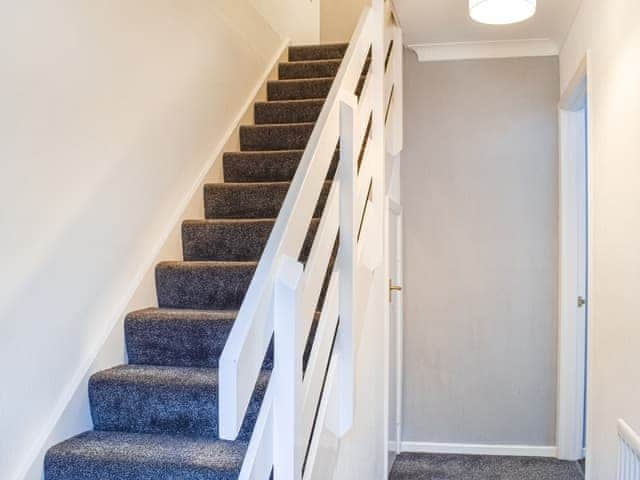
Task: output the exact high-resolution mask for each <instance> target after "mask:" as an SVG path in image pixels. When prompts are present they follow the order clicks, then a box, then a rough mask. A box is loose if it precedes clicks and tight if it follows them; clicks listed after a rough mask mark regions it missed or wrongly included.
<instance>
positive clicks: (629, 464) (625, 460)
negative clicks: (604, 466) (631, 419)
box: [617, 420, 640, 480]
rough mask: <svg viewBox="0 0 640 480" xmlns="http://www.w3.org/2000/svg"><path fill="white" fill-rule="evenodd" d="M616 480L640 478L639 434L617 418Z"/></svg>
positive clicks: (637, 479)
mask: <svg viewBox="0 0 640 480" xmlns="http://www.w3.org/2000/svg"><path fill="white" fill-rule="evenodd" d="M617 479H618V480H640V436H639V435H638V434H637V433H636V432H635V431H634V430H633V429H632V428H631V427H630V426H629V425H628V424H627V423H626V422H625V421H624V420H618V477H617Z"/></svg>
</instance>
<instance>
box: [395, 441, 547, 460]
mask: <svg viewBox="0 0 640 480" xmlns="http://www.w3.org/2000/svg"><path fill="white" fill-rule="evenodd" d="M395 448H396V443H395V442H390V443H389V449H390V450H395ZM400 451H401V452H407V453H445V454H453V455H492V456H503V457H547V458H555V457H556V452H557V449H556V447H545V446H537V445H478V444H468V443H428V442H402V443H401V445H400Z"/></svg>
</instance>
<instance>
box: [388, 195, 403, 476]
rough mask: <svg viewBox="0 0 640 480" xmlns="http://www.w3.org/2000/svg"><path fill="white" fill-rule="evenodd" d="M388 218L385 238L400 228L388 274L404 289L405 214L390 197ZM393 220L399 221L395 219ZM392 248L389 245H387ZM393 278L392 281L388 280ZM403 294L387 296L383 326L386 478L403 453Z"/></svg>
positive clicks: (389, 261) (400, 206) (397, 232)
mask: <svg viewBox="0 0 640 480" xmlns="http://www.w3.org/2000/svg"><path fill="white" fill-rule="evenodd" d="M385 216H386V218H387V221H386V225H387V226H386V229H385V230H386V235H387V238H389V235H390V233H391V231H392V228H391V222H398V223H397V228H395V234H396V239H395V244H396V252H395V256H394V257H392V255H391V252H389V256H388V265H387V268H388V270H387V271H388V273H389V275H391V272H392V268H391V266H392V262H394V263H395V264H396V268H397V277H398V278H394V279H393V281H394V282H395V283H396V284H399V285H403V284H402V281H403V278H402V277H403V271H402V268H403V262H402V242H403V214H402V205H401V204H400V203H399V202H397V201H396V200H394V199H393V198H391V196H390V195H387V197H386V212H385ZM394 217H396V218H395V219H394ZM387 244H389V242H387ZM389 278H390V277H389ZM402 293H403V292H397V293H396V294H394V300H395V301H394V302H392V303H387V300H386V295H387V294H388V292H386V293H385V303H387V305H388V313H389V315H387V319H388V321H386V322H385V325H384V342H385V343H384V419H383V422H384V424H383V425H384V430H383V431H384V439H383V440H384V441H383V445H384V465H385V468H384V471H385V473H384V478H387V475H388V474H389V472H390V470H391V467H392V466H393V465H392V463H393V462H391V461H390V460H391V455H390V454H394V455H399V454H400V453H401V446H402V381H403V379H402V371H403V365H402V360H403V316H402V308H403V306H402V298H403V295H402ZM392 318H395V319H396V321H397V331H396V336H395V359H394V360H395V384H394V385H392V384H391V355H390V348H389V347H390V341H391V326H392V325H391V319H392ZM391 395H394V396H395V412H394V415H395V431H393V432H392V429H391V426H390V425H389V423H390V418H391V411H390V410H391V402H390V401H389V400H390V398H391ZM392 433H394V434H395V441H391V438H392Z"/></svg>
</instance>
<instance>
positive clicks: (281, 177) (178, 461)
mask: <svg viewBox="0 0 640 480" xmlns="http://www.w3.org/2000/svg"><path fill="white" fill-rule="evenodd" d="M346 49H347V45H344V44H340V45H321V46H302V47H291V48H290V49H289V62H286V63H281V64H280V65H279V80H277V81H272V82H269V83H268V87H267V90H268V93H267V98H268V101H266V102H257V103H256V104H255V125H252V126H243V127H241V128H240V150H241V151H240V152H231V153H225V154H224V157H223V162H224V164H223V169H224V183H219V184H209V185H206V186H205V190H204V204H205V218H206V219H205V220H189V221H186V222H184V224H183V226H182V240H183V255H184V261H182V262H163V263H160V264H159V265H157V267H156V288H157V297H158V305H159V307H158V308H148V309H145V310H141V311H137V312H132V313H130V314H129V315H127V317H126V320H125V338H126V347H127V352H128V359H129V363H128V364H127V365H123V366H119V367H116V368H112V369H110V370H106V371H103V372H98V373H96V374H95V375H93V376H92V377H91V379H90V381H89V401H90V406H91V415H92V418H93V423H94V430H92V431H88V432H85V433H83V434H81V435H78V436H76V437H74V438H71V439H69V440H67V441H65V442H63V443H61V444H59V445H56V446H54V447H53V448H51V449H50V450H49V451H48V453H47V455H46V458H45V480H107V479H114V480H115V479H118V480H143V479H144V480H169V479H171V480H177V479H181V480H186V479H188V480H205V479H206V480H213V479H215V480H226V479H237V478H238V477H239V475H240V471H241V467H242V463H243V460H244V457H245V454H246V452H247V448H248V445H249V441H250V439H251V434H252V432H253V429H254V425H255V422H256V418H257V416H258V414H259V411H260V406H261V403H262V399H263V397H264V395H265V391H266V388H267V385H268V383H269V378H270V372H271V369H272V365H273V349H272V348H271V349H269V351H268V353H267V356H266V358H265V360H264V363H263V365H262V371H261V373H260V374H259V376H258V381H257V383H256V386H255V390H254V393H253V397H252V399H251V401H250V404H249V407H248V409H247V413H246V416H245V417H244V422H243V424H242V428H241V430H240V434H239V436H238V437H237V439H236V440H235V441H224V440H221V439H220V437H219V431H218V429H219V425H218V420H219V405H218V398H219V396H218V382H219V375H218V360H219V358H220V356H221V354H222V352H223V349H224V347H225V344H226V341H227V337H228V336H229V334H230V332H231V329H232V327H233V325H234V321H235V319H236V315H237V312H238V309H239V308H240V306H241V304H242V302H243V299H244V297H245V293H246V292H247V289H248V287H249V285H250V283H251V280H252V278H253V274H254V272H255V270H256V267H257V264H258V261H259V259H260V257H261V255H262V252H263V249H264V247H265V245H266V243H267V241H268V239H269V235H270V233H271V230H272V228H273V226H274V224H275V221H276V217H277V216H278V212H279V211H280V207H281V205H282V203H283V200H284V198H285V196H286V194H287V191H288V189H289V186H290V182H291V180H292V178H293V177H294V174H295V172H296V169H297V167H298V163H299V162H300V160H301V157H302V155H303V153H304V149H305V147H306V145H307V142H308V140H309V137H310V135H311V133H312V130H313V128H314V124H315V121H316V120H317V118H318V116H319V114H320V111H321V109H322V107H323V104H324V101H325V98H326V97H327V95H328V94H329V91H330V89H331V86H332V83H333V79H334V77H335V76H336V74H337V72H338V69H339V67H340V63H341V59H342V57H343V56H344V54H345V51H346ZM367 65H368V63H367ZM362 86H363V82H362V81H361V82H360V84H359V87H358V91H360V90H361V89H362ZM338 156H339V155H338V154H337V151H336V154H334V158H333V161H332V164H331V167H330V168H329V173H328V176H327V178H326V181H325V184H324V188H323V189H322V192H321V194H320V199H319V201H318V203H317V206H316V211H315V213H314V215H313V216H314V219H313V220H312V221H311V224H310V225H309V228H308V233H307V238H306V240H305V242H304V245H303V247H302V250H301V252H300V255H299V259H300V261H301V262H305V261H306V260H307V258H308V256H309V253H310V250H311V245H312V243H313V238H314V236H315V234H316V230H317V228H318V224H319V217H320V216H321V214H322V210H323V207H324V205H325V202H326V201H327V196H328V194H329V189H330V186H331V180H332V178H333V176H334V175H335V172H336V167H337V163H338ZM325 290H326V286H325ZM316 323H317V315H316ZM308 356H309V352H308V351H307V352H305V357H304V358H305V359H304V362H305V363H306V361H307V359H308Z"/></svg>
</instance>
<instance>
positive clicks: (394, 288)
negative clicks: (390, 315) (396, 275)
mask: <svg viewBox="0 0 640 480" xmlns="http://www.w3.org/2000/svg"><path fill="white" fill-rule="evenodd" d="M401 291H402V285H394V284H393V281H392V280H391V279H389V303H391V301H392V300H393V298H392V296H391V294H392V293H393V292H401Z"/></svg>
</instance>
